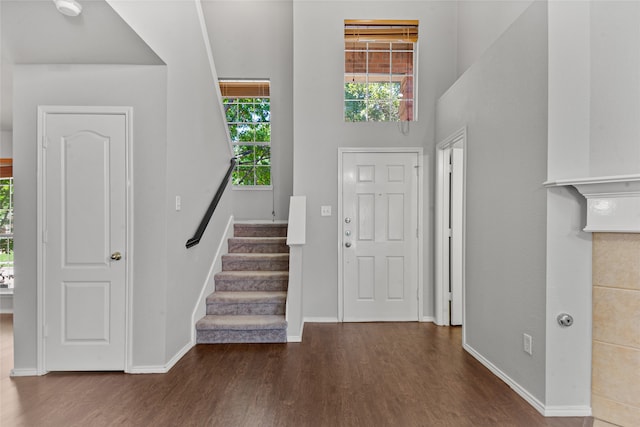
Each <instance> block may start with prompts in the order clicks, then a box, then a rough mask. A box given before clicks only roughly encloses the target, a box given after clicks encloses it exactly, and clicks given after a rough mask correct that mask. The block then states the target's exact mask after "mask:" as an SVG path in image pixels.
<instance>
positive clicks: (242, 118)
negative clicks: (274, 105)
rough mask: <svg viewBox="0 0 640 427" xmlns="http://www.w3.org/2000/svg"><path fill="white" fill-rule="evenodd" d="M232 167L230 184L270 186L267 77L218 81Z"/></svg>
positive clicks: (268, 93)
mask: <svg viewBox="0 0 640 427" xmlns="http://www.w3.org/2000/svg"><path fill="white" fill-rule="evenodd" d="M219 84H220V92H221V94H222V103H223V105H224V110H225V114H226V117H227V125H228V126H229V135H230V136H231V142H232V144H233V149H234V153H235V156H236V157H237V159H238V160H237V163H236V167H235V169H234V171H233V173H232V175H231V180H232V183H233V185H234V186H236V187H238V188H239V187H242V188H252V187H253V188H265V186H270V185H271V99H270V89H271V88H270V82H269V81H268V80H220V81H219Z"/></svg>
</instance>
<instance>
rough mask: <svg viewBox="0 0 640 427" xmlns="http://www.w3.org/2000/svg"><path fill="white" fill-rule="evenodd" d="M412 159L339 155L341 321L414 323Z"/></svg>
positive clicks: (415, 217) (414, 164)
mask: <svg viewBox="0 0 640 427" xmlns="http://www.w3.org/2000/svg"><path fill="white" fill-rule="evenodd" d="M417 166H418V154H417V153H387V152H376V153H365V152H363V153H360V152H344V153H342V212H341V213H342V218H340V221H341V223H342V225H341V229H342V231H341V236H342V245H343V247H342V264H343V266H342V274H343V282H342V283H343V301H344V308H343V319H344V321H407V320H413V321H415V320H418V259H417V258H418V256H417V254H418V233H417V230H418V201H417V188H418V186H417Z"/></svg>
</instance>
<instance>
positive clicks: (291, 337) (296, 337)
mask: <svg viewBox="0 0 640 427" xmlns="http://www.w3.org/2000/svg"><path fill="white" fill-rule="evenodd" d="M303 333H304V321H303V322H302V325H300V335H287V342H302V334H303Z"/></svg>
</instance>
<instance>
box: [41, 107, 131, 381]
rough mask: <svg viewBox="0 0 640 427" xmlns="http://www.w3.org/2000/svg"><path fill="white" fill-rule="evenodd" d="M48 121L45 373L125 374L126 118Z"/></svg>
mask: <svg viewBox="0 0 640 427" xmlns="http://www.w3.org/2000/svg"><path fill="white" fill-rule="evenodd" d="M41 121H42V125H41V132H42V133H43V153H42V167H43V183H42V191H43V207H44V209H43V212H42V214H43V220H42V222H43V245H42V248H43V250H42V252H43V264H42V267H41V268H44V273H43V275H42V278H43V279H42V281H43V283H42V291H43V294H44V296H43V304H44V307H43V311H44V369H45V370H46V371H60V370H61V371H67V370H74V371H78V370H124V369H125V323H126V322H125V315H126V310H125V305H126V304H125V300H126V262H125V257H126V255H127V254H126V253H125V249H126V216H127V214H126V143H127V141H126V138H127V131H126V129H127V128H126V126H127V124H126V116H125V115H124V114H91V113H87V114H84V113H82V114H78V113H73V114H71V113H66V114H60V113H51V112H45V113H41Z"/></svg>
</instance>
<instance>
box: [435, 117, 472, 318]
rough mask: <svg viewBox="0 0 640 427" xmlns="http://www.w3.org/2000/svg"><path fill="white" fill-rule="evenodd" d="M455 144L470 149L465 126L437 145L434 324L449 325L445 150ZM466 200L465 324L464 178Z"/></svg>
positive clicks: (447, 210) (446, 170) (447, 202)
mask: <svg viewBox="0 0 640 427" xmlns="http://www.w3.org/2000/svg"><path fill="white" fill-rule="evenodd" d="M454 145H462V149H463V150H464V152H465V153H466V150H467V128H466V127H464V128H462V129H459V130H458V131H456V132H454V133H453V134H451V135H450V136H448V137H447V138H445V139H444V140H443V141H442V142H440V143H438V145H437V146H436V200H435V210H436V227H435V240H436V241H435V244H436V246H435V273H436V286H435V323H436V325H444V326H448V325H449V324H450V320H449V319H450V317H449V316H450V309H449V262H450V260H449V246H448V244H447V242H448V239H449V227H448V226H447V218H448V217H449V190H448V188H449V187H448V185H449V161H448V159H447V158H446V157H445V151H447V150H448V149H450V148H452V147H453V146H454ZM466 168H467V156H466V155H465V156H464V166H463V170H464V171H465V172H463V176H465V175H466ZM462 191H463V202H462V223H463V226H462V265H463V270H462V307H463V309H462V325H463V327H464V322H465V319H464V317H465V315H464V313H465V310H464V307H465V272H464V265H465V261H464V258H465V246H466V240H465V235H466V232H465V224H466V221H465V216H466V213H465V211H466V209H465V196H464V195H465V194H466V179H464V178H463V190H462Z"/></svg>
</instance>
